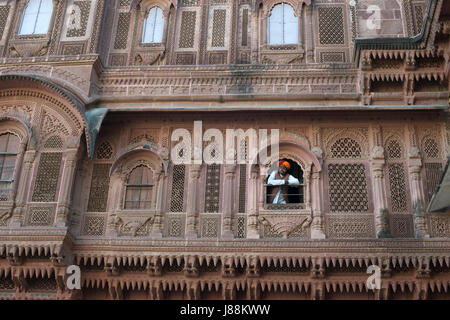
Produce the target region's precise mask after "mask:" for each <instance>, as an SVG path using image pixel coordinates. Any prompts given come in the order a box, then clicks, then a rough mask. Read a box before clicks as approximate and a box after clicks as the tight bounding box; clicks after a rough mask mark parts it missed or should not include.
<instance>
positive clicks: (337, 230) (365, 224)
mask: <svg viewBox="0 0 450 320" xmlns="http://www.w3.org/2000/svg"><path fill="white" fill-rule="evenodd" d="M327 227H328V229H327V233H328V238H331V239H333V238H337V239H339V238H373V237H374V236H375V227H374V218H373V216H372V215H356V214H354V215H343V216H341V215H328V216H327Z"/></svg>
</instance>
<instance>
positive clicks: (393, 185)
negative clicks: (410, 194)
mask: <svg viewBox="0 0 450 320" xmlns="http://www.w3.org/2000/svg"><path fill="white" fill-rule="evenodd" d="M388 176H389V190H390V194H391V210H392V212H393V213H403V212H407V211H408V201H407V189H406V175H405V168H404V166H403V163H391V164H389V165H388Z"/></svg>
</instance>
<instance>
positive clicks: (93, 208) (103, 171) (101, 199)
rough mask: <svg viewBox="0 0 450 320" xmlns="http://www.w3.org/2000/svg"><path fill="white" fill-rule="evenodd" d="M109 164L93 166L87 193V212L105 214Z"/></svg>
mask: <svg viewBox="0 0 450 320" xmlns="http://www.w3.org/2000/svg"><path fill="white" fill-rule="evenodd" d="M110 169H111V165H110V164H98V163H97V164H94V169H93V171H92V179H91V189H90V192H89V202H88V211H89V212H105V211H106V206H107V203H108V191H109V170H110Z"/></svg>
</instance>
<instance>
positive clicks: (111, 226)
mask: <svg viewBox="0 0 450 320" xmlns="http://www.w3.org/2000/svg"><path fill="white" fill-rule="evenodd" d="M126 178H127V177H126V175H125V174H121V173H120V172H119V171H118V170H116V171H115V172H114V173H113V175H112V177H111V182H112V183H113V184H114V185H113V191H112V195H113V196H112V197H111V198H112V199H114V200H115V203H113V209H112V211H113V213H112V214H110V215H109V216H108V220H107V221H108V222H107V224H106V236H108V237H117V236H119V228H120V226H121V224H122V221H121V218H120V217H119V216H118V212H120V211H121V210H122V204H123V200H124V197H125V192H124V188H125V187H124V186H125V184H126Z"/></svg>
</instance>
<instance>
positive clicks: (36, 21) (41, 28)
mask: <svg viewBox="0 0 450 320" xmlns="http://www.w3.org/2000/svg"><path fill="white" fill-rule="evenodd" d="M52 12H53V1H52V0H30V2H28V5H27V7H26V8H25V10H24V12H23V16H22V22H21V24H20V29H19V34H21V35H23V34H46V33H47V32H48V27H49V25H50V20H51V18H52Z"/></svg>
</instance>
